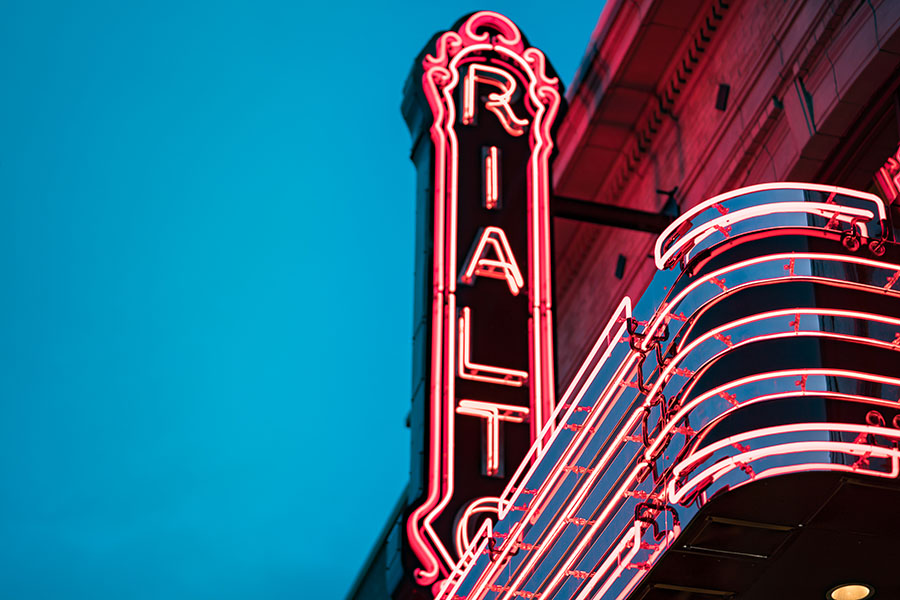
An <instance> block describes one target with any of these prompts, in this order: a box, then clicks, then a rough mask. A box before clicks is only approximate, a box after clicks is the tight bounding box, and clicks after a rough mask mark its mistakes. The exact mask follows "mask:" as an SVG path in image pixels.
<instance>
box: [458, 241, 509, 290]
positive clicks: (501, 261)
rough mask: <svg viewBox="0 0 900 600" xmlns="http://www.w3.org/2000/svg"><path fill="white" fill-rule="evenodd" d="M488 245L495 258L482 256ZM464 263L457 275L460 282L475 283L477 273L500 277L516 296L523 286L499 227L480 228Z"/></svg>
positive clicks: (484, 275) (493, 277)
mask: <svg viewBox="0 0 900 600" xmlns="http://www.w3.org/2000/svg"><path fill="white" fill-rule="evenodd" d="M489 247H490V248H491V250H493V251H494V254H495V255H496V256H497V258H496V259H493V258H486V257H485V256H484V254H485V252H487V249H488V248H489ZM465 265H466V266H465V267H464V268H463V272H462V274H461V275H460V276H459V282H460V283H464V284H466V285H475V277H476V276H478V275H481V276H482V277H490V278H492V279H502V280H504V281H506V284H507V285H508V286H509V291H510V293H511V294H512V295H513V296H518V295H519V290H521V289H522V288H523V287H525V280H524V279H522V272H521V271H520V270H519V265H518V264H517V263H516V257H515V255H514V254H513V252H512V248H510V246H509V240H507V239H506V234H505V233H504V232H503V230H502V229H501V228H499V227H485V228H484V229H482V230H481V233H480V234H479V236H478V239H477V240H476V241H475V243H474V244H472V248H471V250H469V256H468V258H466V262H465Z"/></svg>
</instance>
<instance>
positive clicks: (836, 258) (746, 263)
mask: <svg viewBox="0 0 900 600" xmlns="http://www.w3.org/2000/svg"><path fill="white" fill-rule="evenodd" d="M797 259H802V260H822V261H833V262H849V263H852V264H857V265H863V266H866V267H874V268H876V269H885V270H889V271H891V270H893V271H896V270H898V269H900V265H897V264H894V263H888V262H884V261H880V260H872V259H869V258H861V257H859V256H853V255H845V254H827V253H817V252H777V253H773V254H766V255H763V256H757V257H754V258H748V259H746V260H742V261H740V262H736V263H732V264H730V265H727V266H725V267H722V268H720V269H717V270H715V271H713V272H712V273H708V274H707V275H705V276H704V277H703V278H702V279H697V280H696V281H693V282H691V283H690V284H689V285H687V286H685V288H684V289H683V290H681V291H680V292H679V293H678V294H677V295H676V296H675V297H674V298H672V300H670V301H669V302H666V303H663V304H662V305H661V306H660V307H659V310H657V312H656V314H655V315H654V317H653V319H652V320H651V321H650V323H649V324H648V325H647V327H646V328H645V329H644V333H643V335H644V341H643V342H641V350H643V351H647V350H648V349H649V348H650V344H651V343H652V341H653V339H654V335H655V334H656V331H657V330H658V329H659V327H660V326H661V325H662V323H663V321H664V320H665V319H666V318H667V317H670V315H671V314H672V311H673V309H674V308H675V306H677V305H678V304H680V303H681V301H682V300H684V298H685V297H686V296H687V295H688V294H689V293H691V292H692V291H694V290H695V289H697V288H698V287H700V286H701V285H704V284H707V283H710V282H711V281H712V280H714V279H718V278H719V277H720V276H721V275H725V274H727V273H730V272H732V271H737V270H739V269H743V268H744V267H750V266H754V265H759V264H762V263H766V262H774V261H778V260H785V261H791V260H797ZM796 278H798V276H797V275H784V276H780V277H767V278H764V279H757V280H756V281H757V282H759V281H781V280H784V281H787V280H791V279H796ZM817 278H818V279H819V280H821V281H842V280H840V279H834V278H832V277H823V276H818V277H817ZM804 279H810V278H809V277H804ZM859 285H860V287H872V288H874V286H869V285H867V284H859ZM874 289H877V290H879V291H882V290H883V288H874Z"/></svg>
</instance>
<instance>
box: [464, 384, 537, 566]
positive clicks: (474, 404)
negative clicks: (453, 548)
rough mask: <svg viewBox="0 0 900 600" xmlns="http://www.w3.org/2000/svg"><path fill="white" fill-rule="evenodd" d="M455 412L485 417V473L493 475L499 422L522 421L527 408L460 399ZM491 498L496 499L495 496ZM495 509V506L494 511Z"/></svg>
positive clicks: (497, 458) (497, 460)
mask: <svg viewBox="0 0 900 600" xmlns="http://www.w3.org/2000/svg"><path fill="white" fill-rule="evenodd" d="M456 414H459V415H469V416H472V417H479V418H481V419H485V424H484V425H485V439H486V448H487V451H486V454H487V460H486V461H485V462H486V467H485V471H486V473H485V475H487V476H488V477H493V476H494V475H496V474H497V472H498V471H499V470H500V422H501V421H505V422H507V423H524V422H525V419H526V417H528V409H527V408H525V407H524V406H513V405H510V404H497V403H495V402H482V401H480V400H460V401H459V406H457V407H456ZM480 500H484V499H483V498H482V499H480ZM492 500H496V498H494V499H492ZM476 502H478V501H476ZM496 511H497V509H496V507H495V508H494V512H496ZM467 546H468V544H464V545H462V546H459V547H458V548H462V549H465V548H466V547H467ZM457 553H458V554H462V553H461V552H460V551H459V550H457Z"/></svg>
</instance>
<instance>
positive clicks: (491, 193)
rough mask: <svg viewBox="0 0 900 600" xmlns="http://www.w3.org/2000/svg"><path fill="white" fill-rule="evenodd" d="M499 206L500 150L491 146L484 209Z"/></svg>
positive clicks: (486, 163) (486, 175) (485, 176)
mask: <svg viewBox="0 0 900 600" xmlns="http://www.w3.org/2000/svg"><path fill="white" fill-rule="evenodd" d="M499 205H500V150H499V149H498V148H497V146H490V147H489V148H488V149H487V152H486V153H485V156H484V207H485V208H486V209H488V210H496V209H497V208H498V207H499ZM510 255H512V252H510Z"/></svg>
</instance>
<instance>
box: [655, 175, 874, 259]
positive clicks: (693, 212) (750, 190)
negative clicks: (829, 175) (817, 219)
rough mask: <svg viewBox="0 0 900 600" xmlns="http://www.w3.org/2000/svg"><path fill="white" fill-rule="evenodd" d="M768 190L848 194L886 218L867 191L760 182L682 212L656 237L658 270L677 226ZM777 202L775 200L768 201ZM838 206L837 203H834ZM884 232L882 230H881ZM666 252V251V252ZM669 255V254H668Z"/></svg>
mask: <svg viewBox="0 0 900 600" xmlns="http://www.w3.org/2000/svg"><path fill="white" fill-rule="evenodd" d="M770 190H801V191H802V190H810V191H813V192H826V193H830V194H831V195H832V197H833V196H834V195H841V196H850V197H851V198H858V199H860V200H868V201H870V202H873V203H874V204H875V206H876V209H877V211H878V218H879V220H880V221H882V222H883V221H885V220H886V219H887V210H886V208H885V205H884V200H882V199H881V198H879V197H878V196H876V195H875V194H869V193H867V192H860V191H857V190H851V189H848V188H842V187H838V186H834V185H822V184H817V183H799V182H792V181H790V182H789V181H784V182H775V183H760V184H756V185H751V186H747V187H743V188H739V189H736V190H732V191H730V192H726V193H724V194H719V195H718V196H714V197H712V198H710V199H708V200H704V201H703V202H701V203H699V204H697V205H696V206H694V207H693V208H691V209H690V210H688V211H686V212H685V213H684V214H682V215H681V216H679V217H678V218H677V219H675V220H674V221H673V222H672V223H671V224H670V225H669V226H668V227H666V228H665V229H664V230H663V232H662V233H661V234H660V235H659V237H658V238H657V239H656V243H655V244H654V247H653V256H654V260H655V262H656V268H657V269H659V270H660V271H663V270H665V269H666V268H667V266H666V262H667V261H666V260H663V257H664V255H663V252H662V245H663V243H664V242H665V240H667V239H668V238H669V237H670V236H671V235H673V234H674V233H675V232H676V231H677V230H678V229H679V228H681V227H682V225H684V224H685V223H688V222H690V220H691V219H692V218H694V217H696V216H697V215H699V214H700V213H702V212H704V211H705V210H707V209H709V208H713V207H714V205H716V204H721V203H722V202H725V201H727V200H731V199H733V198H737V197H739V196H747V195H749V194H755V193H757V192H765V191H770ZM769 204H770V205H771V204H776V205H777V204H778V203H777V202H774V203H769ZM834 206H839V205H834ZM882 233H884V232H882ZM667 254H668V253H667ZM670 256H671V255H670Z"/></svg>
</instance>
